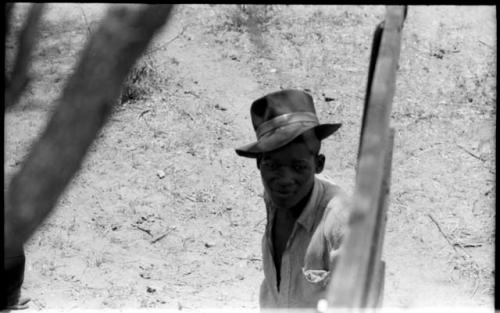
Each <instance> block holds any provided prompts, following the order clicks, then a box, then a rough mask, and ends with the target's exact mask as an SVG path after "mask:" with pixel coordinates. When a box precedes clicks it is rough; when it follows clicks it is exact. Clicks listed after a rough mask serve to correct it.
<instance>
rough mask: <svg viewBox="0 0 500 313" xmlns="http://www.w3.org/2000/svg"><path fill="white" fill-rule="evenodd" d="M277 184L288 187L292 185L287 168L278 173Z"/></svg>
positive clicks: (291, 174)
mask: <svg viewBox="0 0 500 313" xmlns="http://www.w3.org/2000/svg"><path fill="white" fill-rule="evenodd" d="M278 184H280V185H281V186H288V185H292V184H293V173H292V171H291V170H290V169H289V168H287V167H282V168H281V169H280V172H279V179H278Z"/></svg>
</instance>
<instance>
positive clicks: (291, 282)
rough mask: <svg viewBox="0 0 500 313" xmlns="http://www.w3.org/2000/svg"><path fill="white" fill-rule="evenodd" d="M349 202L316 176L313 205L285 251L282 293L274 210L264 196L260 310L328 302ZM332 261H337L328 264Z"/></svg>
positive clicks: (304, 214) (307, 207)
mask: <svg viewBox="0 0 500 313" xmlns="http://www.w3.org/2000/svg"><path fill="white" fill-rule="evenodd" d="M345 199H346V197H345V194H344V193H343V192H342V190H341V189H340V188H339V187H338V186H336V185H334V184H332V183H330V182H328V181H326V180H324V179H321V178H319V177H317V176H316V177H315V181H314V187H313V190H312V193H311V196H310V198H309V201H308V202H307V204H306V206H305V208H304V210H303V211H302V213H301V215H300V216H299V217H298V219H297V221H296V222H295V224H294V226H293V230H292V233H291V234H290V237H289V238H288V242H287V244H286V247H285V250H284V251H283V255H282V259H281V267H280V269H281V270H280V271H281V272H280V286H279V289H278V286H277V275H276V266H275V264H274V259H273V241H272V233H273V230H272V227H273V225H274V218H275V217H276V208H275V207H274V206H273V204H272V202H271V200H270V198H269V196H268V195H267V194H266V193H264V201H265V204H266V211H267V225H266V229H265V232H264V236H263V238H262V260H263V268H264V281H263V282H262V284H261V287H260V297H259V303H260V307H261V308H316V306H317V302H318V300H320V299H322V298H325V292H326V288H327V286H328V282H329V279H330V273H331V268H330V264H335V262H334V261H335V255H337V254H338V251H339V246H340V243H341V242H342V238H343V236H344V233H345V231H346V227H347V218H348V212H347V210H346V209H345V206H344V203H345V202H344V200H345ZM327 217H328V218H327ZM325 221H326V224H327V225H325ZM311 239H313V240H312V241H311ZM310 243H311V245H310ZM332 257H333V263H330V262H331V258H332Z"/></svg>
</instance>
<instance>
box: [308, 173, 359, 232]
mask: <svg viewBox="0 0 500 313" xmlns="http://www.w3.org/2000/svg"><path fill="white" fill-rule="evenodd" d="M316 177H317V179H318V181H319V182H320V183H321V184H322V185H323V186H324V190H325V193H326V197H325V200H326V201H327V205H326V208H325V212H324V215H323V216H324V218H326V219H327V224H332V223H334V224H337V225H339V226H341V225H342V226H343V225H346V224H347V221H348V218H349V213H350V209H351V205H350V197H349V196H348V194H347V193H346V192H345V191H344V190H343V189H342V188H341V187H340V186H339V185H337V184H335V182H334V181H333V180H332V179H331V178H329V177H328V176H324V175H321V176H320V175H317V176H316ZM330 226H332V225H330Z"/></svg>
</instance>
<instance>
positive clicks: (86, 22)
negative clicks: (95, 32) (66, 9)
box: [78, 5, 92, 35]
mask: <svg viewBox="0 0 500 313" xmlns="http://www.w3.org/2000/svg"><path fill="white" fill-rule="evenodd" d="M78 8H79V9H80V11H81V12H82V15H83V20H84V22H85V26H87V30H88V32H89V35H91V34H92V30H91V29H90V24H89V21H88V20H87V15H85V11H83V9H82V6H81V5H79V6H78Z"/></svg>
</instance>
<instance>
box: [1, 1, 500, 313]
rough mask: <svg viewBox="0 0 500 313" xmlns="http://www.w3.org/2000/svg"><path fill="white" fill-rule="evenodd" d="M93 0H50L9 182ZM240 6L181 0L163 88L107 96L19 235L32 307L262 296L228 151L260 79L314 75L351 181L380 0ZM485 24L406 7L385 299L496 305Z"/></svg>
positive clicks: (329, 147)
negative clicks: (259, 17)
mask: <svg viewBox="0 0 500 313" xmlns="http://www.w3.org/2000/svg"><path fill="white" fill-rule="evenodd" d="M105 7H106V6H105V5H101V4H92V5H91V4H59V5H55V4H54V5H51V6H49V10H48V11H47V12H46V16H45V22H44V23H45V24H44V25H43V26H44V27H43V28H42V31H41V41H40V44H39V47H38V50H37V53H36V59H35V64H34V68H33V74H34V81H33V83H32V85H31V87H30V89H29V91H28V92H27V94H26V95H25V96H24V97H23V98H22V99H21V101H20V103H19V104H18V105H17V106H16V107H15V108H14V109H12V110H10V111H8V112H7V113H6V115H5V144H4V147H5V162H4V170H5V178H4V181H5V182H6V184H7V183H8V181H9V179H10V177H12V175H13V174H14V173H15V172H16V170H18V169H19V167H20V166H21V165H22V159H23V157H24V156H25V154H26V153H27V152H28V150H29V146H30V143H31V141H32V140H33V139H34V138H36V136H37V134H39V132H40V131H41V130H42V129H43V127H44V125H45V122H46V120H47V117H48V115H49V114H50V112H51V109H52V107H53V103H55V100H56V99H57V94H58V93H59V92H60V90H61V88H62V86H63V83H64V79H65V78H66V77H67V75H68V74H69V73H70V71H71V68H72V66H73V65H74V63H75V62H76V60H77V57H78V50H79V49H81V47H82V46H83V45H84V42H85V41H84V38H85V36H86V32H87V31H88V28H91V29H93V27H95V25H96V23H97V22H93V21H97V20H98V18H99V17H100V16H102V14H103V12H104V8H105ZM237 10H238V8H237V7H236V6H234V5H233V6H220V5H217V6H208V5H188V6H180V7H177V9H176V11H175V14H174V15H173V17H172V20H171V21H170V22H169V24H168V26H167V28H166V29H165V31H163V32H162V33H161V34H159V35H158V37H157V39H156V41H155V44H154V46H155V47H161V49H158V50H157V51H156V52H155V53H153V54H151V55H150V56H149V59H150V60H151V62H154V64H155V73H156V74H158V76H159V77H161V82H162V84H161V86H162V87H161V88H158V89H157V90H154V92H153V93H152V94H150V95H149V96H148V97H147V99H145V100H139V101H131V102H127V103H125V104H123V105H121V106H120V107H119V108H117V111H116V113H115V114H114V115H113V117H112V118H111V120H110V121H109V123H108V124H107V126H106V127H105V129H104V130H103V131H102V133H101V135H100V136H99V138H98V140H97V141H96V143H95V145H94V146H93V148H92V149H91V151H90V153H89V154H88V156H87V158H86V161H85V163H84V165H83V167H82V169H81V171H80V172H79V173H78V175H77V176H76V177H75V179H74V180H73V182H72V183H71V185H70V186H69V187H68V189H67V191H66V192H65V194H64V195H63V196H62V198H61V199H60V203H59V205H58V207H57V209H56V210H55V212H54V214H53V215H52V216H51V217H50V218H49V219H48V220H47V221H46V222H45V223H44V224H43V225H42V227H40V229H39V231H38V232H37V233H36V234H35V235H34V236H33V237H32V238H31V240H30V241H29V242H28V243H27V245H26V254H27V268H26V278H25V284H24V285H23V289H22V291H23V294H24V295H26V296H29V297H31V298H32V302H31V309H34V310H39V309H75V308H84V309H104V308H132V309H133V308H162V309H193V308H206V307H230V308H250V309H253V308H257V307H258V287H259V284H260V281H261V280H262V277H263V274H262V268H261V255H260V239H261V236H262V232H263V229H264V218H265V210H264V207H263V203H262V198H261V197H262V187H261V185H260V178H259V176H258V172H257V171H256V168H255V164H254V163H253V162H252V161H251V160H247V159H242V158H238V157H237V156H236V154H235V153H234V148H235V147H237V146H239V145H242V144H245V143H247V142H250V141H253V140H254V134H253V133H252V129H251V122H250V119H249V106H250V103H251V101H252V100H254V99H256V98H257V97H259V96H261V95H263V94H264V93H266V92H269V91H274V90H277V89H279V88H280V87H284V88H287V87H299V88H308V89H310V90H311V92H312V93H313V95H314V97H315V100H316V107H317V111H318V114H319V116H320V120H321V121H325V122H326V121H332V122H336V121H341V122H342V123H343V127H342V129H341V131H339V132H338V133H336V134H335V135H334V136H332V138H329V139H327V140H325V142H324V144H323V153H324V154H325V155H326V156H327V166H326V170H325V173H326V175H327V176H329V177H330V178H331V179H333V180H334V181H336V182H337V183H338V184H339V185H341V186H343V187H344V188H345V189H346V190H347V191H349V192H352V189H353V178H354V164H355V160H356V152H357V142H358V137H359V127H360V121H361V114H362V103H363V97H364V90H365V84H366V71H367V67H368V59H369V53H370V46H371V36H372V33H373V30H374V29H375V26H376V24H377V23H378V22H379V21H380V20H381V19H382V18H383V14H384V7H378V6H375V7H370V6H361V7H357V6H335V7H319V6H312V7H311V6H290V7H277V6H273V8H271V10H270V12H268V13H267V14H268V15H265V16H267V17H268V19H267V20H266V21H265V22H266V23H267V24H266V25H267V26H266V28H265V30H264V31H261V30H255V29H254V28H252V27H248V28H245V25H246V24H244V23H243V26H242V27H241V28H238V27H236V26H237V23H238V21H239V19H238V17H240V16H241V15H237V12H238V11H237ZM19 11H20V12H21V13H22V10H21V9H20V10H19ZM259 12H260V11H259ZM21 13H19V14H21ZM247 22H248V21H247ZM495 32H496V16H495V8H494V7H446V6H442V7H432V6H431V7H427V6H418V7H410V9H409V15H408V18H407V21H406V23H405V29H404V32H403V43H402V50H401V59H400V69H399V72H398V78H397V91H396V95H395V99H394V105H393V115H392V126H393V127H394V128H395V129H396V139H395V146H394V157H393V172H392V186H391V200H390V207H389V212H388V224H387V231H386V237H385V246H384V255H383V258H384V260H385V262H386V264H387V269H386V282H385V295H384V305H385V306H389V307H399V308H415V307H420V308H421V307H429V306H458V307H481V308H491V307H492V306H493V273H494V265H493V258H494V255H493V244H494V218H495V210H494V202H493V200H494V197H495V194H494V193H495V190H494V171H495V167H494V151H495V147H494V142H495V140H494V136H495V135H494V129H495V127H496V122H495V116H496V107H495V101H496V64H495V59H496V33H495ZM172 39H173V40H172ZM170 40H172V41H170ZM169 41H170V42H169ZM166 42H169V43H168V45H165V46H162V43H166ZM10 47H11V46H9V45H7V48H8V51H7V52H8V53H9V51H10V50H12V49H10ZM9 49H10V50H9ZM325 95H326V96H329V97H333V98H335V101H333V102H326V101H325V100H324V97H325ZM161 173H165V177H162V175H159V174H161ZM6 186H7V185H6ZM433 219H434V221H436V222H437V224H438V225H439V226H440V227H441V231H440V229H438V227H437V225H436V224H435V223H434V222H433ZM164 234H166V236H164V237H162V239H160V240H158V241H156V242H154V243H153V241H155V239H157V238H158V237H159V236H161V235H164ZM447 239H448V240H450V242H451V243H452V244H451V245H450V243H449V242H448V241H447Z"/></svg>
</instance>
